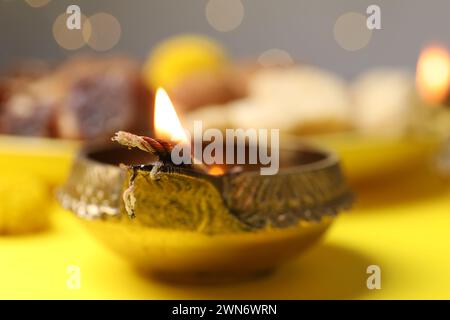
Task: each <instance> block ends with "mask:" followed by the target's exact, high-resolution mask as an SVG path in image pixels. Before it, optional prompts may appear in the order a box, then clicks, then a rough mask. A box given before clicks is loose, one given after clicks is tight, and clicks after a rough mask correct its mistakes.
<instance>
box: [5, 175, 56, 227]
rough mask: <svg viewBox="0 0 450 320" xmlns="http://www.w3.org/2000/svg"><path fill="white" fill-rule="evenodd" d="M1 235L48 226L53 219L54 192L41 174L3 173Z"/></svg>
mask: <svg viewBox="0 0 450 320" xmlns="http://www.w3.org/2000/svg"><path fill="white" fill-rule="evenodd" d="M0 199H1V201H0V234H15V233H25V232H31V231H36V230H40V229H44V228H45V227H47V225H48V222H49V212H48V207H49V203H51V202H50V194H49V190H48V188H47V186H46V185H45V183H44V182H42V181H41V180H40V179H39V178H38V177H36V176H34V175H32V174H30V173H28V172H26V171H22V172H4V173H2V175H1V176H0Z"/></svg>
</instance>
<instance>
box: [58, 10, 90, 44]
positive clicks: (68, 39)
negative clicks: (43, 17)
mask: <svg viewBox="0 0 450 320" xmlns="http://www.w3.org/2000/svg"><path fill="white" fill-rule="evenodd" d="M69 16H70V15H68V14H67V13H62V14H60V15H59V16H58V17H57V18H56V20H55V22H54V23H53V37H54V38H55V40H56V42H57V43H58V44H59V45H60V46H61V47H63V48H64V49H67V50H76V49H79V48H81V47H82V46H84V45H85V40H84V39H85V35H84V33H85V30H86V29H87V30H90V26H89V21H88V19H87V18H86V16H84V15H81V26H82V27H81V29H80V30H78V29H73V30H70V29H68V28H67V25H66V21H67V18H68V17H69ZM86 36H88V33H86Z"/></svg>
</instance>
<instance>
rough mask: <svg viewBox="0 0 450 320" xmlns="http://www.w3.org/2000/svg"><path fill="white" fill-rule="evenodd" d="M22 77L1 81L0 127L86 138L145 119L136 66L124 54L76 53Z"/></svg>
mask: <svg viewBox="0 0 450 320" xmlns="http://www.w3.org/2000/svg"><path fill="white" fill-rule="evenodd" d="M23 78H24V77H23V76H21V77H18V76H17V75H14V74H12V75H9V76H8V77H6V78H4V79H3V81H2V86H1V88H2V89H1V91H2V95H1V99H0V132H1V133H6V134H15V135H32V136H47V137H60V138H71V139H92V138H102V137H104V138H106V137H109V136H110V135H111V134H112V133H113V132H114V131H116V130H118V129H123V128H128V129H130V130H131V129H133V130H137V131H141V129H142V128H143V127H148V125H147V124H149V123H150V120H149V118H148V117H147V118H144V117H143V115H146V114H148V112H149V110H148V105H149V104H150V102H149V94H148V93H147V91H146V89H145V86H144V84H143V82H142V81H141V78H140V69H139V66H138V65H137V64H135V63H134V62H132V61H130V60H128V59H126V58H119V57H110V58H101V59H100V58H94V57H79V58H75V59H72V60H69V61H68V62H66V63H64V64H63V65H61V66H60V67H58V68H56V69H55V70H54V71H52V72H47V73H44V74H43V75H40V76H38V77H35V78H31V77H30V78H28V79H26V80H23ZM144 120H145V121H144Z"/></svg>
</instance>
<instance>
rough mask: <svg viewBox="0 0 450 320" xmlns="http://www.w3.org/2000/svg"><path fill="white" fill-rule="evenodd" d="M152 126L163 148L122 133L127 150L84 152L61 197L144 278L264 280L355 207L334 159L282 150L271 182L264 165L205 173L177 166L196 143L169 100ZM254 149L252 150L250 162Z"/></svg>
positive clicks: (162, 98)
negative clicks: (175, 157)
mask: <svg viewBox="0 0 450 320" xmlns="http://www.w3.org/2000/svg"><path fill="white" fill-rule="evenodd" d="M154 119H155V131H156V136H157V137H159V138H151V137H143V136H137V135H134V134H131V133H127V132H118V133H117V134H116V136H115V137H114V138H113V140H115V141H117V142H119V144H122V145H125V146H127V147H128V149H127V148H123V147H121V146H119V145H118V144H109V145H105V146H102V147H98V146H97V147H93V148H86V149H85V150H84V151H82V153H81V154H80V155H79V157H78V158H77V160H76V161H75V163H74V166H73V169H72V172H71V175H70V177H69V179H68V181H67V183H66V184H65V186H64V187H63V188H62V189H61V192H60V196H59V199H60V201H61V203H62V205H63V206H64V207H65V208H67V209H70V210H72V211H73V212H74V213H75V214H76V215H78V216H79V217H80V218H82V219H83V221H85V224H86V226H87V227H88V228H89V229H90V230H91V231H92V232H93V233H94V234H95V235H96V236H97V237H98V238H99V239H100V240H101V241H102V242H104V243H105V244H107V245H108V246H109V247H111V248H112V249H113V250H115V251H116V252H118V253H119V254H121V255H122V256H124V257H126V258H127V259H128V260H130V261H131V262H132V263H133V264H135V265H136V266H137V267H138V268H139V269H143V270H146V271H149V272H151V273H152V274H154V275H158V276H161V277H164V278H169V279H176V280H194V281H210V280H212V281H227V280H230V279H239V278H242V277H248V276H254V275H258V274H262V273H266V272H267V271H269V270H272V269H274V268H275V267H276V266H277V265H279V264H280V263H282V262H284V261H287V260H289V259H291V258H292V257H294V256H296V255H297V254H298V253H299V252H301V251H302V250H304V249H305V248H306V247H308V246H310V245H311V244H313V243H314V242H315V241H316V240H318V239H319V238H320V237H321V235H322V234H323V233H324V231H325V230H326V229H327V228H328V227H329V226H330V224H331V222H332V220H333V218H334V217H335V215H336V213H337V212H338V211H339V210H341V209H345V208H347V207H348V206H349V205H350V203H351V201H352V194H351V192H350V190H349V188H348V187H347V184H346V183H345V180H344V178H343V176H342V173H341V169H340V165H339V161H338V158H337V157H336V156H335V155H334V154H331V153H328V152H324V151H321V150H316V149H312V148H309V147H303V148H300V149H292V148H291V149H289V148H287V149H283V148H280V149H279V170H277V173H276V174H270V175H264V174H261V172H262V171H261V170H262V165H258V164H254V163H253V164H248V163H246V164H237V165H231V164H221V163H220V161H218V162H219V163H220V164H212V165H205V164H200V163H198V161H195V160H196V157H195V155H189V156H190V157H191V159H192V160H194V161H193V162H192V164H186V163H181V164H176V163H174V161H172V158H171V156H170V155H171V153H172V151H173V149H174V148H175V146H176V145H180V143H179V142H180V141H181V142H184V143H186V142H187V141H189V140H186V136H185V133H184V130H183V129H182V127H181V124H180V122H179V120H178V118H177V116H176V113H175V110H174V108H173V106H172V105H171V102H170V99H169V98H168V97H167V95H166V94H165V92H163V91H158V93H157V95H156V99H155V117H154ZM174 125H175V127H173V126H174ZM169 139H171V140H169ZM238 147H240V146H239V145H235V146H233V150H230V148H229V146H225V153H226V154H228V155H229V154H230V153H231V152H234V151H236V148H238ZM256 147H258V146H256ZM259 147H261V146H259ZM252 148H255V146H252V145H246V146H245V150H246V151H247V154H246V160H248V159H249V155H250V154H251V150H252ZM277 151H278V150H277ZM223 156H224V155H223ZM250 163H251V161H250Z"/></svg>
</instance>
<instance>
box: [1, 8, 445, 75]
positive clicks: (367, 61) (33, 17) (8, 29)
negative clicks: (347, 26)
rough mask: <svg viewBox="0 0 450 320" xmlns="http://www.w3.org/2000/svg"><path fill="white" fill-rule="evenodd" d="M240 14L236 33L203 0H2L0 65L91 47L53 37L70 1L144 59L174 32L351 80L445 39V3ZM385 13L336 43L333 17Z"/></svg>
mask: <svg viewBox="0 0 450 320" xmlns="http://www.w3.org/2000/svg"><path fill="white" fill-rule="evenodd" d="M242 2H243V4H244V7H245V18H244V20H243V22H242V24H241V25H240V26H239V27H238V28H237V29H235V30H233V31H231V32H227V33H221V32H218V31H216V30H214V29H213V28H212V27H211V26H210V25H209V24H208V22H207V20H206V17H205V6H206V3H207V0H147V1H145V0H128V1H125V0H70V1H66V0H52V1H51V2H50V3H49V4H48V5H46V6H44V7H42V8H32V7H30V6H29V5H27V4H26V3H25V2H24V1H23V0H0V40H1V41H0V68H1V67H4V66H5V65H6V64H8V63H9V62H11V61H12V60H13V59H20V58H27V57H38V58H44V59H47V60H50V61H58V60H60V59H62V58H64V57H65V56H69V55H73V54H76V53H80V52H89V51H91V49H89V48H83V49H79V50H75V51H67V50H65V49H63V48H60V47H59V46H58V44H57V43H56V42H55V40H54V39H53V36H52V24H53V22H54V20H55V19H56V17H57V16H58V15H59V14H60V13H62V12H64V11H65V9H66V8H67V6H68V5H69V4H78V5H80V7H81V10H82V13H83V14H85V15H87V16H89V15H91V14H94V13H96V12H99V11H104V12H108V13H111V14H113V15H114V16H115V17H116V18H117V19H118V20H119V21H120V23H121V26H122V36H121V39H120V42H119V43H118V44H117V45H116V46H115V47H114V48H113V49H112V50H110V51H111V52H120V53H126V54H129V55H131V56H134V57H136V58H139V59H143V58H144V57H145V56H146V54H147V52H148V51H149V50H150V49H151V47H152V46H153V45H154V44H155V43H156V42H158V41H159V40H161V39H163V38H165V37H167V36H170V35H174V34H178V33H185V32H195V33H203V34H207V35H210V36H212V37H215V38H217V39H218V40H219V41H221V42H223V43H224V44H225V46H227V48H228V49H229V51H230V53H231V54H232V55H233V56H234V57H236V58H245V57H257V56H259V54H260V53H262V52H263V51H265V50H267V49H270V48H280V49H283V50H286V51H288V52H289V53H290V54H291V56H293V57H294V58H295V59H298V60H303V61H307V62H310V63H314V64H317V65H319V66H322V67H325V68H327V69H330V70H334V71H336V72H338V73H340V74H341V75H343V76H345V77H352V76H354V75H356V74H357V73H359V72H361V71H363V70H364V69H366V68H369V67H371V66H378V65H383V66H400V67H407V68H409V69H411V70H414V68H415V64H416V60H417V56H418V54H419V52H420V49H421V48H422V47H423V46H424V45H426V44H428V43H430V42H433V41H438V42H441V43H444V44H448V43H449V42H450V14H449V13H450V1H448V0H432V1H424V0H423V1H420V0H385V1H383V0H370V1H369V0H328V1H325V0H278V1H276V0H242ZM370 4H377V5H379V6H380V7H381V10H382V12H381V13H382V16H381V18H382V27H383V29H382V30H376V31H375V32H374V34H373V35H372V39H371V41H370V43H369V45H368V46H366V47H365V48H363V49H362V50H359V51H356V52H350V51H346V50H344V49H342V48H341V47H340V46H339V45H338V44H337V43H336V41H335V40H334V36H333V26H334V24H335V22H336V19H337V18H338V17H339V16H340V15H341V14H343V13H345V12H348V11H356V12H360V13H362V14H365V10H366V8H367V6H368V5H370Z"/></svg>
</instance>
